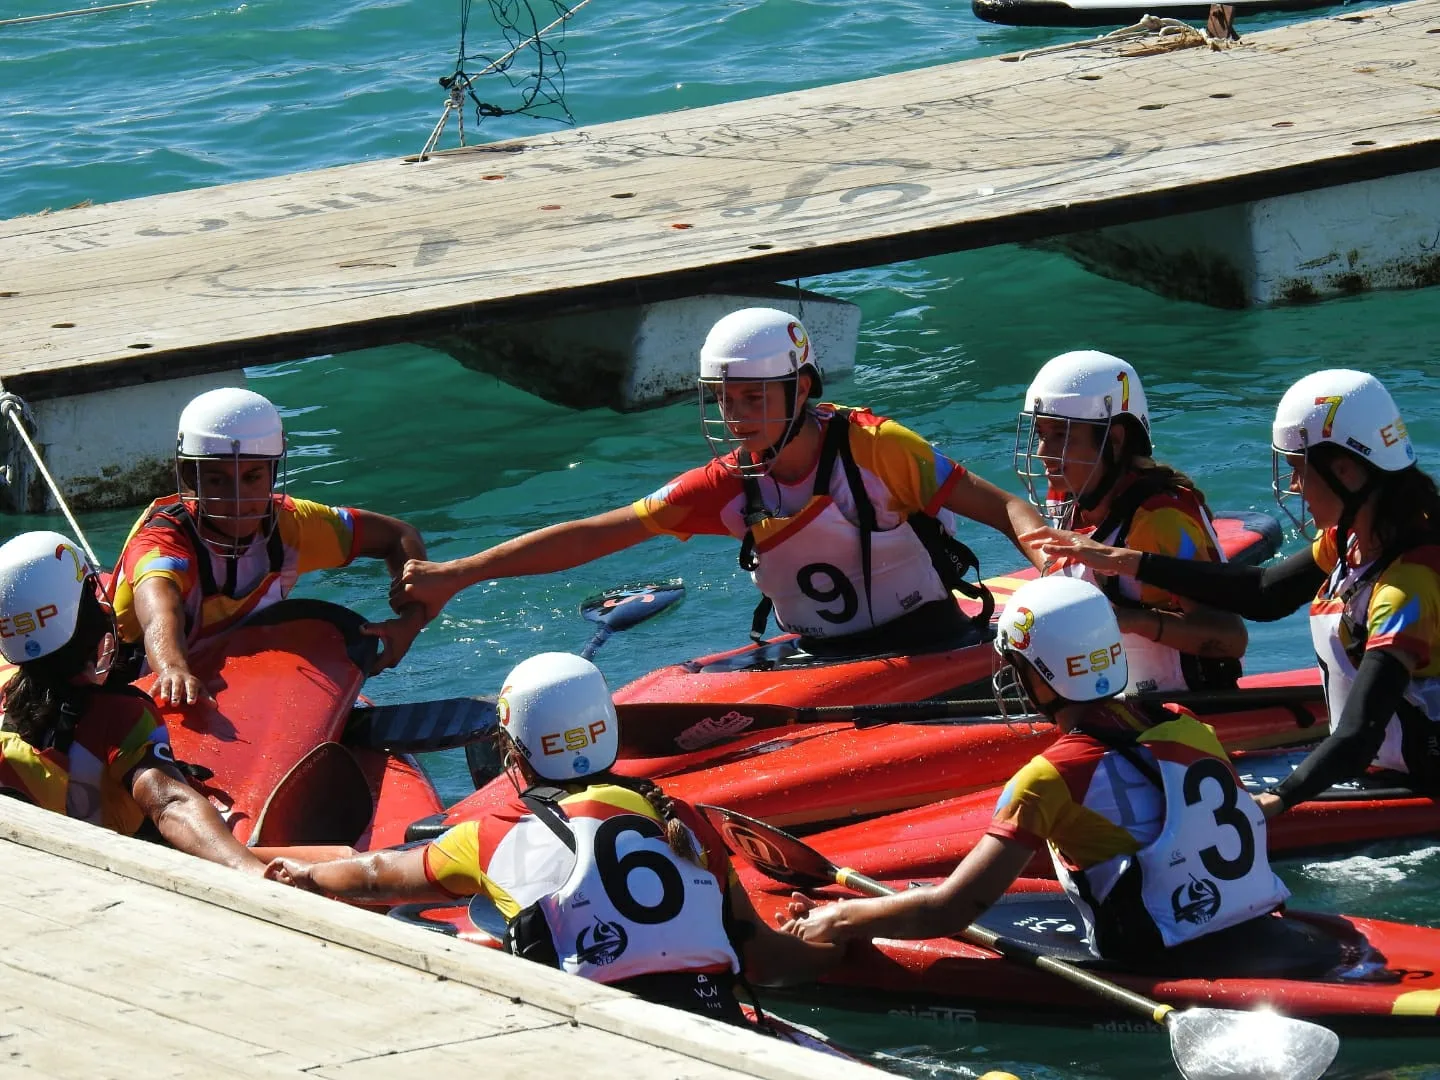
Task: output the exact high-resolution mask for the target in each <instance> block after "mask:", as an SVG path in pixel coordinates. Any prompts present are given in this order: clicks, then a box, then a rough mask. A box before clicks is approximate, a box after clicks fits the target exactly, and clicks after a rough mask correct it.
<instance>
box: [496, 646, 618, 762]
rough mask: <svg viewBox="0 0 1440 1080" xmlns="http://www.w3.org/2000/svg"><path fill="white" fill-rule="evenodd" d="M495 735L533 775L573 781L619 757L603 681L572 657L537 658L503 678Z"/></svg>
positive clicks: (612, 707) (612, 712) (547, 655)
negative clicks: (506, 738) (500, 734)
mask: <svg viewBox="0 0 1440 1080" xmlns="http://www.w3.org/2000/svg"><path fill="white" fill-rule="evenodd" d="M495 709H496V712H497V713H498V714H499V717H500V730H501V731H502V732H504V733H505V734H506V735H508V736H509V738H510V741H511V743H513V744H514V746H515V749H516V750H517V751H518V752H519V753H520V754H521V755H522V756H523V757H524V758H525V761H526V762H527V763H528V764H529V766H530V768H531V769H533V770H534V771H535V772H536V773H537V774H538V775H540V776H542V777H544V778H545V779H546V780H554V781H565V780H578V779H580V778H582V777H585V776H590V775H592V774H594V773H599V772H604V771H605V770H606V769H608V768H610V766H612V765H614V764H615V758H616V757H617V756H618V755H619V753H620V727H619V722H618V720H617V719H616V717H615V703H614V701H613V700H611V697H610V688H609V687H608V686H606V685H605V676H603V675H601V674H600V669H599V668H597V667H596V666H595V665H594V664H592V663H591V662H590V661H589V660H586V659H584V658H583V657H579V656H576V655H574V654H573V653H540V654H539V655H537V656H532V657H530V659H528V660H522V661H521V662H520V663H519V664H517V665H516V666H515V668H514V669H513V670H512V671H511V672H510V674H509V675H507V676H506V677H505V685H504V686H503V687H502V688H501V690H500V696H499V697H498V698H497V699H496V701H495Z"/></svg>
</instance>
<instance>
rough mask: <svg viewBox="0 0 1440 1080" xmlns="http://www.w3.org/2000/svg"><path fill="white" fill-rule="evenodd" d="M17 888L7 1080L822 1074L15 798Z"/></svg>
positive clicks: (6, 934) (7, 832)
mask: <svg viewBox="0 0 1440 1080" xmlns="http://www.w3.org/2000/svg"><path fill="white" fill-rule="evenodd" d="M0 873H3V874H4V877H5V880H6V882H7V889H6V890H5V893H4V894H3V896H0V980H3V983H4V985H5V986H6V988H7V990H8V991H10V992H9V993H7V995H6V1002H7V1003H6V1006H5V1008H3V1009H0V1047H3V1048H4V1052H3V1053H0V1078H3V1077H5V1076H8V1075H9V1074H11V1073H12V1072H13V1073H15V1074H16V1075H19V1074H20V1073H21V1072H24V1074H25V1075H28V1076H34V1075H46V1076H79V1075H85V1076H109V1075H124V1076H137V1075H144V1076H151V1075H153V1076H172V1075H173V1076H180V1075H188V1076H199V1075H215V1076H226V1077H228V1076H236V1077H240V1076H264V1077H268V1076H282V1075H283V1076H292V1077H299V1076H301V1075H317V1074H319V1075H331V1070H336V1072H335V1075H342V1074H345V1075H349V1073H346V1070H351V1069H355V1070H358V1071H357V1072H355V1073H354V1075H356V1076H359V1075H361V1073H366V1074H371V1075H375V1074H379V1072H380V1071H381V1070H382V1069H383V1070H386V1072H387V1075H396V1071H395V1065H394V1063H395V1062H396V1061H397V1060H410V1059H411V1056H412V1055H413V1056H414V1057H415V1059H416V1060H417V1061H428V1060H429V1054H430V1052H431V1051H432V1050H434V1049H436V1048H443V1047H447V1046H457V1047H463V1048H465V1049H466V1053H468V1054H470V1055H471V1056H470V1057H469V1061H470V1067H471V1069H472V1071H473V1069H475V1068H478V1067H482V1066H483V1068H484V1071H485V1073H486V1075H492V1074H493V1075H496V1076H517V1077H518V1076H531V1075H533V1074H534V1072H535V1071H536V1070H558V1069H568V1070H570V1071H572V1072H573V1073H575V1074H576V1075H582V1076H590V1075H594V1076H605V1075H610V1074H609V1073H607V1072H606V1071H605V1070H606V1069H610V1068H612V1067H613V1066H614V1063H616V1062H625V1063H627V1067H628V1068H629V1070H630V1075H634V1076H659V1075H674V1076H695V1077H705V1078H707V1080H708V1078H711V1077H721V1076H729V1075H740V1076H752V1077H762V1078H765V1080H802V1078H805V1077H809V1076H813V1075H814V1074H815V1072H816V1068H817V1064H819V1063H820V1062H821V1060H822V1059H817V1058H816V1057H815V1055H813V1054H812V1053H811V1052H809V1051H805V1050H801V1049H799V1048H797V1047H794V1046H788V1045H785V1044H782V1043H779V1042H778V1041H776V1040H772V1039H767V1038H765V1037H763V1036H760V1035H758V1034H753V1033H749V1032H744V1031H738V1030H736V1029H734V1028H730V1027H727V1026H725V1025H723V1024H719V1023H716V1022H714V1021H710V1020H705V1019H702V1018H700V1017H695V1016H690V1015H687V1014H684V1013H678V1012H675V1011H673V1010H670V1009H665V1008H662V1007H659V1006H654V1005H650V1004H647V1003H645V1002H642V1001H640V1000H638V999H636V998H633V997H631V996H630V995H627V994H622V993H619V992H618V991H615V990H612V989H610V988H608V987H605V986H600V985H597V984H594V983H590V982H586V981H585V980H583V979H577V978H573V977H570V976H567V975H564V974H562V973H561V972H559V971H556V970H551V969H548V968H544V967H542V966H540V965H538V964H533V963H529V962H526V961H522V960H518V959H516V958H515V957H511V956H506V955H502V954H500V953H496V952H492V951H491V950H488V949H484V948H480V947H477V946H475V945H469V944H466V943H463V942H458V941H455V940H453V939H450V938H445V937H442V936H441V935H438V934H434V933H429V932H427V931H424V930H420V929H417V928H414V927H410V926H405V925H402V924H400V923H398V922H396V921H395V920H392V919H386V918H384V917H383V916H380V915H377V914H375V913H373V912H367V911H362V910H360V909H357V908H352V907H348V906H346V905H344V904H340V903H337V902H335V901H331V900H325V899H323V898H321V897H319V896H315V895H313V894H310V893H302V892H299V891H297V890H293V889H285V888H282V887H280V886H278V885H275V884H274V883H272V882H266V881H261V880H258V879H256V878H253V877H249V876H247V875H242V874H238V873H236V872H234V871H231V870H227V869H224V868H222V867H219V866H215V865H213V864H210V863H205V862H201V861H199V860H197V859H193V858H190V857H188V856H185V855H181V854H180V853H178V852H175V851H171V850H169V849H168V848H164V847H161V846H158V845H154V844H147V843H143V842H141V841H138V840H133V839H130V838H128V837H121V836H116V835H115V834H113V833H109V832H106V831H104V830H101V829H97V828H94V827H92V826H89V825H85V824H83V823H81V822H77V821H72V820H70V819H68V818H64V817H60V816H58V815H55V814H49V813H46V812H44V811H41V810H38V809H36V808H34V807H31V806H26V805H23V804H21V803H18V802H16V801H15V800H12V799H0ZM552 1029H553V1030H556V1031H560V1032H561V1033H562V1035H563V1038H560V1039H558V1040H557V1039H556V1038H550V1037H547V1036H545V1035H538V1036H534V1037H531V1035H530V1034H526V1033H535V1032H542V1031H543V1032H549V1031H551V1030H552ZM511 1045H513V1046H514V1048H515V1053H514V1054H513V1055H512V1054H511V1053H509V1052H508V1051H507V1050H506V1049H505V1048H506V1047H507V1046H511ZM557 1046H563V1056H562V1051H561V1050H559V1049H557ZM437 1057H438V1058H443V1059H446V1060H447V1061H448V1060H449V1055H447V1054H444V1053H439V1054H438V1055H437ZM652 1063H653V1066H652ZM437 1067H438V1066H437ZM444 1068H445V1069H446V1070H450V1071H453V1069H452V1068H451V1066H450V1065H448V1064H447V1065H445V1066H444ZM823 1068H824V1071H825V1073H826V1075H827V1078H829V1080H865V1078H867V1077H871V1076H873V1075H874V1073H873V1071H872V1070H870V1069H867V1068H864V1067H862V1066H859V1065H850V1064H848V1063H846V1062H843V1061H834V1062H831V1061H829V1060H823ZM417 1075H419V1073H418V1072H417Z"/></svg>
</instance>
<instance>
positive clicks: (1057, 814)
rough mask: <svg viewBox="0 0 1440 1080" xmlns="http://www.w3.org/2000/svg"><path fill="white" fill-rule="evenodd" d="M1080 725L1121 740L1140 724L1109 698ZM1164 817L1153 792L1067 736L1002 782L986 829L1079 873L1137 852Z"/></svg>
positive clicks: (1078, 734) (1079, 736)
mask: <svg viewBox="0 0 1440 1080" xmlns="http://www.w3.org/2000/svg"><path fill="white" fill-rule="evenodd" d="M1084 722H1085V724H1086V725H1087V726H1093V727H1096V728H1102V729H1109V730H1113V731H1116V732H1117V733H1121V734H1124V733H1129V732H1140V731H1144V730H1146V728H1147V726H1148V725H1147V724H1146V723H1145V721H1144V720H1143V719H1142V718H1141V717H1140V716H1139V715H1138V714H1137V713H1136V712H1135V711H1134V709H1133V708H1132V707H1131V706H1129V705H1126V704H1124V703H1123V702H1121V701H1119V700H1117V699H1110V700H1106V701H1101V702H1096V703H1095V704H1094V705H1092V706H1091V707H1090V708H1089V710H1088V711H1087V714H1086V717H1085V721H1084ZM1117 765H1118V767H1117ZM1137 779H1138V783H1137ZM1164 816H1165V803H1164V799H1163V797H1162V795H1161V793H1160V790H1159V788H1157V787H1156V786H1155V785H1154V784H1153V783H1151V782H1150V781H1149V780H1146V779H1145V778H1144V777H1138V778H1137V777H1136V776H1135V775H1134V770H1133V769H1131V768H1130V767H1128V765H1127V764H1126V763H1124V762H1123V759H1122V760H1121V761H1120V762H1118V763H1117V761H1116V755H1114V754H1113V753H1112V752H1111V750H1110V749H1109V748H1107V747H1106V746H1105V745H1104V744H1103V743H1101V742H1100V741H1099V740H1098V739H1096V738H1094V737H1093V736H1090V735H1087V734H1085V733H1084V732H1082V731H1070V732H1067V733H1066V734H1064V735H1062V736H1060V738H1058V739H1056V740H1055V742H1053V743H1052V744H1051V745H1050V746H1049V747H1048V748H1047V749H1046V750H1045V751H1044V752H1043V753H1041V754H1038V755H1037V756H1035V757H1034V758H1031V759H1030V761H1029V762H1028V763H1027V764H1026V765H1025V766H1023V767H1022V768H1021V769H1020V771H1019V772H1017V773H1016V774H1015V775H1014V776H1012V777H1011V778H1010V782H1009V783H1007V784H1006V785H1005V789H1004V790H1003V791H1002V792H1001V793H1000V800H999V802H998V803H997V805H996V807H995V816H994V818H992V819H991V823H990V828H989V829H988V830H987V831H988V833H989V834H990V835H991V836H996V837H999V838H1000V839H1003V840H1016V841H1018V842H1020V843H1023V844H1026V845H1028V846H1030V847H1032V848H1034V849H1035V850H1036V851H1040V850H1043V849H1044V848H1045V846H1046V844H1047V843H1049V844H1053V845H1054V846H1055V847H1056V848H1057V849H1059V851H1060V852H1061V854H1062V855H1063V856H1064V858H1065V860H1066V862H1068V863H1069V864H1070V865H1072V866H1074V867H1075V868H1076V869H1079V870H1084V869H1087V868H1089V867H1091V866H1096V865H1098V864H1100V863H1103V862H1105V861H1106V860H1108V859H1111V858H1113V857H1115V856H1116V855H1132V854H1134V853H1135V852H1137V851H1139V850H1140V848H1141V847H1142V846H1143V845H1144V844H1146V843H1148V842H1149V841H1151V840H1153V839H1154V838H1155V837H1156V836H1158V835H1159V833H1160V827H1161V825H1162V824H1163V822H1164Z"/></svg>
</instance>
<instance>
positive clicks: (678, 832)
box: [613, 777, 700, 866]
mask: <svg viewBox="0 0 1440 1080" xmlns="http://www.w3.org/2000/svg"><path fill="white" fill-rule="evenodd" d="M613 779H616V780H619V779H621V778H620V777H614V778H613ZM623 786H625V787H628V788H630V789H631V790H632V791H634V792H635V793H636V794H637V795H640V796H642V797H643V798H644V799H645V801H646V802H648V803H649V804H650V806H651V808H652V809H654V811H655V813H657V814H659V815H660V820H661V821H662V822H663V823H664V825H665V842H666V843H667V844H669V845H670V850H671V851H673V852H674V853H675V854H676V855H677V856H678V857H679V858H682V859H685V860H686V861H687V862H692V863H695V864H696V865H697V866H698V865H700V852H699V850H697V849H696V847H695V834H694V833H692V832H691V831H690V830H689V829H688V828H687V827H686V825H685V823H684V822H683V821H681V820H680V819H679V818H678V817H677V816H676V814H675V802H674V800H673V799H671V798H670V796H669V795H666V794H665V792H663V791H661V790H660V785H659V784H657V783H655V781H654V780H644V779H640V780H629V782H628V783H626V784H624V785H623Z"/></svg>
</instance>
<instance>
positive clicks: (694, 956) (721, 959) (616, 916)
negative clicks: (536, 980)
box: [487, 807, 740, 983]
mask: <svg viewBox="0 0 1440 1080" xmlns="http://www.w3.org/2000/svg"><path fill="white" fill-rule="evenodd" d="M566 812H567V813H569V814H570V817H569V818H568V822H567V824H568V826H569V830H570V832H571V833H572V834H573V836H574V839H575V852H574V854H571V852H570V851H569V849H568V848H567V847H565V846H564V845H563V844H562V843H561V841H560V840H559V839H558V838H556V837H555V836H554V835H553V834H552V833H550V831H549V829H548V828H547V827H546V826H545V825H544V824H543V823H541V822H539V821H535V820H533V819H527V820H522V822H521V824H522V825H526V826H529V828H528V829H527V830H526V832H527V834H528V839H529V840H530V841H531V842H532V843H534V842H539V846H543V847H545V848H547V850H549V852H550V855H551V858H550V859H549V860H547V861H549V862H550V863H551V867H552V868H551V869H550V871H549V872H548V873H547V874H542V875H540V876H541V877H542V879H543V878H546V877H548V878H549V880H550V881H552V882H553V881H555V880H556V879H557V878H559V877H560V874H559V873H557V872H556V870H557V869H559V867H560V866H563V861H562V858H563V859H564V860H570V861H571V865H570V870H569V873H568V874H564V876H563V878H561V882H560V884H559V885H558V886H555V887H553V888H551V889H549V890H548V891H547V892H545V893H544V894H543V895H540V896H539V897H538V899H536V900H535V901H534V902H535V904H536V905H537V906H538V908H539V910H540V912H541V914H542V915H543V916H544V919H545V923H546V925H547V926H548V927H549V930H550V937H551V940H552V941H553V943H554V946H555V954H556V956H557V957H558V959H559V963H560V967H561V969H562V970H564V971H568V972H570V973H571V974H572V975H580V976H582V977H584V978H587V979H592V980H594V981H596V982H603V983H613V982H620V981H622V980H624V979H630V978H634V977H635V976H637V975H653V974H658V973H661V972H683V971H718V970H721V969H724V970H727V971H730V972H738V971H739V970H740V959H739V957H738V956H737V955H736V953H735V949H734V948H733V946H731V944H730V939H729V937H728V936H727V935H726V933H725V923H724V917H723V903H724V893H723V891H722V888H721V885H720V882H719V881H717V880H716V878H715V875H714V874H712V873H710V872H709V871H708V870H705V869H703V868H701V867H700V866H698V865H696V864H695V863H692V862H689V861H688V860H685V859H681V858H679V857H678V856H676V855H675V853H674V852H673V851H671V850H670V846H669V845H668V844H667V843H666V842H665V834H664V830H663V828H662V827H661V825H660V823H659V822H658V821H656V820H655V819H654V818H650V817H644V816H642V815H640V814H631V813H612V814H610V815H609V816H607V817H603V818H597V817H589V816H585V815H584V814H583V811H581V810H574V811H572V810H571V809H570V808H569V807H567V808H566ZM513 831H518V830H512V832H513ZM542 833H544V834H545V837H546V838H548V840H549V841H550V842H549V843H548V844H546V843H545V839H544V838H542V836H541V834H542ZM506 839H507V840H508V839H509V837H508V836H507V838H506ZM496 854H497V855H498V854H499V851H498V850H497V852H496ZM494 862H495V861H494V860H492V867H494ZM494 869H495V870H496V871H498V870H499V869H500V868H499V867H494ZM531 869H532V870H533V869H534V868H533V867H532V868H531ZM487 873H488V874H490V876H491V877H492V878H494V879H495V880H496V882H497V884H501V885H503V886H504V887H506V888H507V890H508V889H509V883H507V882H504V881H502V880H501V878H500V876H499V874H498V873H495V872H492V871H491V870H490V869H487ZM532 895H533V892H532ZM512 896H515V898H516V899H517V901H518V900H520V899H521V897H520V896H519V895H516V893H515V892H514V891H512Z"/></svg>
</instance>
